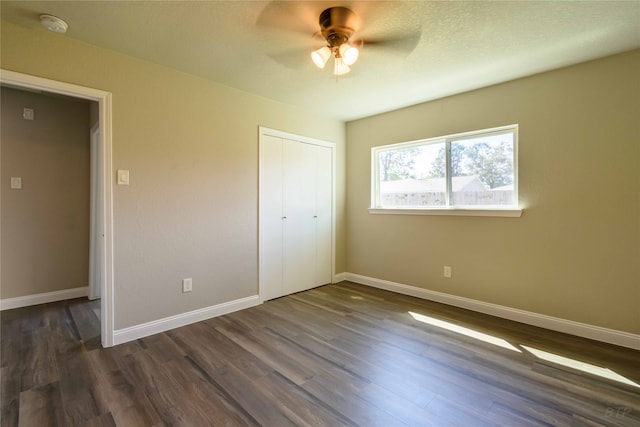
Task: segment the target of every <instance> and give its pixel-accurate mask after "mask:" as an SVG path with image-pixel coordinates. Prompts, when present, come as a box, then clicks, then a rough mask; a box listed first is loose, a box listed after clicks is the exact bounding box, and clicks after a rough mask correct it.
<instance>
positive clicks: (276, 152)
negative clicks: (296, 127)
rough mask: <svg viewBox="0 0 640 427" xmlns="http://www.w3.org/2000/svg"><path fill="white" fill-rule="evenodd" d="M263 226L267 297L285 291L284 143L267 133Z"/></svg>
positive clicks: (263, 274) (262, 186)
mask: <svg viewBox="0 0 640 427" xmlns="http://www.w3.org/2000/svg"><path fill="white" fill-rule="evenodd" d="M261 150H262V152H261V162H262V164H261V165H260V166H261V169H260V170H261V174H262V176H261V181H260V200H261V205H260V210H261V211H260V218H261V223H260V226H261V227H262V229H261V230H260V234H261V242H260V243H261V248H260V256H261V262H260V265H261V269H262V271H261V281H262V283H261V286H262V289H263V294H264V298H265V299H273V298H278V297H281V296H283V295H285V292H284V288H283V286H282V278H283V268H282V266H283V253H282V251H283V234H282V233H283V221H284V220H283V219H282V216H283V213H282V210H283V205H282V204H283V188H282V184H283V146H282V140H281V139H280V138H275V137H272V136H265V137H264V139H263V141H262V146H261Z"/></svg>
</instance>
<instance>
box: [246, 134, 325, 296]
mask: <svg viewBox="0 0 640 427" xmlns="http://www.w3.org/2000/svg"><path fill="white" fill-rule="evenodd" d="M265 136H273V137H276V138H281V139H287V140H290V141H295V142H300V143H304V144H312V145H319V146H321V147H327V148H329V149H331V281H332V283H333V282H334V281H335V277H336V143H335V142H329V141H323V140H320V139H315V138H310V137H307V136H302V135H296V134H293V133H289V132H284V131H281V130H276V129H270V128H267V127H264V126H259V127H258V159H259V163H258V296H259V298H260V303H263V302H264V301H265V289H264V282H263V277H264V276H263V271H264V265H263V263H262V260H263V258H264V257H263V253H262V251H263V250H264V247H265V245H264V242H263V229H264V228H263V227H264V225H263V218H262V212H263V203H265V201H264V200H263V197H262V179H263V172H264V165H263V144H264V143H265V142H264V137H265Z"/></svg>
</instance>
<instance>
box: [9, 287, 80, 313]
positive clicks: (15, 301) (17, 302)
mask: <svg viewBox="0 0 640 427" xmlns="http://www.w3.org/2000/svg"><path fill="white" fill-rule="evenodd" d="M88 295H89V287H88V286H82V287H80V288H72V289H64V290H62V291H53V292H44V293H41V294H34V295H25V296H22V297H14V298H5V299H1V300H0V311H3V310H11V309H12V308H21V307H28V306H30V305H37V304H45V303H48V302H56V301H64V300H67V299H73V298H82V297H86V296H88Z"/></svg>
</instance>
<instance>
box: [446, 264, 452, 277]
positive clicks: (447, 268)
mask: <svg viewBox="0 0 640 427" xmlns="http://www.w3.org/2000/svg"><path fill="white" fill-rule="evenodd" d="M444 277H446V278H447V279H451V267H450V266H448V265H445V266H444Z"/></svg>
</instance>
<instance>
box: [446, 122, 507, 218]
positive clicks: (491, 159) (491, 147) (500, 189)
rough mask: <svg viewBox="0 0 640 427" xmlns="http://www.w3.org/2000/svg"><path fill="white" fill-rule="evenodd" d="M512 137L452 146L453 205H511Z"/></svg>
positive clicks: (475, 139)
mask: <svg viewBox="0 0 640 427" xmlns="http://www.w3.org/2000/svg"><path fill="white" fill-rule="evenodd" d="M513 143H514V141H513V133H512V132H508V133H502V134H491V135H486V136H479V137H473V138H469V139H464V140H458V141H453V142H451V177H452V180H451V181H452V182H451V185H452V196H453V197H452V198H453V200H452V203H451V204H452V205H458V206H460V205H467V206H470V205H513V204H514V203H515V201H514V170H513Z"/></svg>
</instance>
